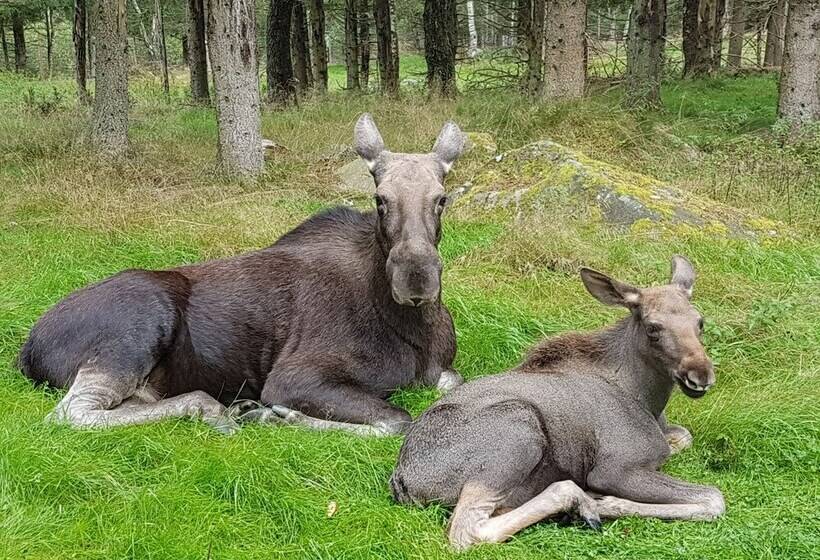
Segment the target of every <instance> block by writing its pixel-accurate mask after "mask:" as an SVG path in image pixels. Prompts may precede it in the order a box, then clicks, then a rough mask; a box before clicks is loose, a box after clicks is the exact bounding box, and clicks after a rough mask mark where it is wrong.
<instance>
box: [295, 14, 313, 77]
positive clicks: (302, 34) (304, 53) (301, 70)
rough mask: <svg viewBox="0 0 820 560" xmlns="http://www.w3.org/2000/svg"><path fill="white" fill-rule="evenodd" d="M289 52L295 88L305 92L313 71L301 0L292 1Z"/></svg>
mask: <svg viewBox="0 0 820 560" xmlns="http://www.w3.org/2000/svg"><path fill="white" fill-rule="evenodd" d="M291 52H292V57H293V77H294V79H295V80H296V84H295V85H296V89H297V90H298V91H299V93H305V92H307V91H308V90H310V89H311V88H312V87H313V71H312V70H311V65H310V48H309V47H308V29H307V17H306V15H305V4H304V2H303V1H302V0H296V1H295V2H294V3H293V19H292V20H291Z"/></svg>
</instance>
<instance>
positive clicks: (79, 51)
mask: <svg viewBox="0 0 820 560" xmlns="http://www.w3.org/2000/svg"><path fill="white" fill-rule="evenodd" d="M87 19H88V16H87V14H86V7H85V0H74V31H73V34H72V38H73V40H74V81H75V82H76V84H77V99H78V100H79V102H80V105H88V104H89V97H88V86H87V82H88V80H87V73H86V59H87V54H86V52H85V51H86V40H87V39H86V30H87Z"/></svg>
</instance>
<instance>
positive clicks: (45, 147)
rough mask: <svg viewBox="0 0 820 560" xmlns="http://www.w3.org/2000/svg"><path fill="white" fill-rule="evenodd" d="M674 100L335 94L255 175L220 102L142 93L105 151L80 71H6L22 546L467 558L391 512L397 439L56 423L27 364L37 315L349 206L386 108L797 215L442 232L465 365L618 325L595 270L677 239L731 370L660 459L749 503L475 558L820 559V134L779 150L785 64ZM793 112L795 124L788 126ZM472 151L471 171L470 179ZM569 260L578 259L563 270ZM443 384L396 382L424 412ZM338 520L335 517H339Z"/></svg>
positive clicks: (17, 527)
mask: <svg viewBox="0 0 820 560" xmlns="http://www.w3.org/2000/svg"><path fill="white" fill-rule="evenodd" d="M664 91H665V92H664V102H665V107H666V109H665V110H663V111H657V112H651V113H644V114H642V115H633V114H629V113H625V112H623V111H621V110H620V109H619V108H618V99H619V92H618V90H617V89H601V91H598V92H594V93H593V94H592V95H591V96H590V98H589V99H588V100H585V101H584V102H581V103H575V104H570V105H564V106H550V105H539V104H533V103H531V102H529V101H528V100H526V99H522V98H519V97H518V96H516V95H515V94H512V93H499V92H496V93H479V92H477V93H470V94H466V95H464V96H462V97H461V98H459V99H458V100H457V101H455V102H432V103H430V102H427V101H426V100H425V99H424V98H422V97H416V96H413V95H407V96H405V97H404V98H403V99H402V100H400V101H391V100H385V99H381V98H380V97H377V96H352V95H345V94H344V93H334V94H331V95H330V96H328V97H327V98H326V99H324V100H322V101H306V102H304V103H303V104H302V105H301V106H300V107H298V108H295V109H290V110H287V111H283V112H278V113H277V112H269V111H266V112H265V113H264V117H263V133H264V136H265V137H266V138H269V139H272V140H275V141H276V142H278V143H279V144H281V145H282V146H284V147H285V149H283V150H281V151H278V152H276V153H274V154H271V155H270V158H269V163H268V165H267V169H266V173H265V176H264V177H263V179H262V180H261V181H260V182H259V183H258V184H255V185H242V184H238V183H234V182H226V181H220V180H219V179H218V178H216V177H217V175H216V174H215V173H214V167H213V163H212V161H213V158H214V151H215V148H214V147H215V144H216V126H215V119H214V114H213V111H212V110H210V109H207V108H199V107H193V106H190V105H187V104H186V103H185V91H184V86H183V85H180V86H179V87H177V88H175V89H174V91H173V92H172V99H171V102H170V103H166V102H164V101H163V100H162V98H161V96H160V94H159V92H158V90H157V88H156V84H155V82H154V81H152V80H148V79H139V78H138V79H135V80H134V81H133V83H132V87H131V95H132V99H133V110H132V125H131V131H130V132H131V139H132V145H133V148H132V153H131V155H130V156H129V158H128V159H127V161H126V162H124V163H123V164H121V165H119V166H116V167H105V166H99V165H97V164H95V163H94V162H93V161H92V160H91V159H90V158H89V157H88V156H87V155H85V149H84V148H83V146H82V145H81V144H80V143H79V142H78V140H77V139H78V138H79V137H81V136H82V134H81V132H82V131H83V129H84V122H85V121H84V119H83V118H82V116H81V115H78V113H77V111H76V109H75V108H74V107H73V102H72V101H71V99H72V84H71V82H70V81H68V80H54V81H52V82H38V81H27V80H22V79H17V78H12V77H9V76H7V75H0V558H9V559H11V558H14V559H17V558H83V559H94V558H99V559H111V558H140V559H146V558H148V559H153V558H156V559H159V558H230V559H232V560H234V559H240V558H248V559H253V560H258V559H259V558H288V559H290V558H328V559H330V558H333V559H339V558H394V559H398V558H420V559H421V558H423V559H432V558H448V557H450V556H451V552H450V551H449V550H448V547H447V544H446V539H445V534H444V528H443V527H444V524H445V522H446V520H447V516H448V512H447V511H446V510H445V509H443V508H438V507H431V508H427V509H415V508H408V507H401V506H398V505H396V504H394V503H392V502H391V499H390V495H389V491H388V486H387V480H388V477H389V475H390V473H391V470H392V467H393V464H394V460H395V457H396V453H397V451H398V448H399V446H400V445H401V440H400V438H397V437H396V438H385V439H363V438H357V437H354V436H351V435H346V434H343V433H314V432H309V431H306V430H303V429H299V428H271V427H254V426H251V427H247V428H245V429H243V430H242V431H241V432H240V433H239V434H237V435H235V436H233V437H222V436H220V435H218V434H216V433H214V432H213V431H211V430H210V429H209V428H208V427H206V426H205V425H204V424H202V423H199V422H194V421H167V422H162V423H159V424H155V425H150V426H141V427H132V428H120V429H112V430H105V431H75V430H72V429H69V428H66V427H63V426H54V425H48V424H44V423H43V417H44V416H45V415H46V414H47V412H48V411H49V410H50V409H51V408H52V407H53V406H54V404H55V403H56V402H57V400H58V399H59V397H60V393H59V392H58V391H52V390H44V389H41V388H34V387H32V386H31V384H30V383H29V382H28V381H27V380H25V379H24V378H23V377H22V375H21V374H20V373H19V372H18V371H17V369H16V368H15V366H14V361H15V357H16V353H17V351H18V349H19V347H20V345H21V343H22V342H23V340H24V339H25V336H26V333H27V332H28V329H29V328H30V326H31V325H32V324H33V322H34V321H35V320H36V318H37V317H38V316H39V315H40V314H41V313H42V312H43V311H44V310H45V309H47V308H48V307H49V306H50V305H52V304H54V303H55V302H56V301H58V300H59V299H60V298H61V297H63V296H64V295H66V294H67V293H69V292H70V291H72V290H74V289H76V288H79V287H81V286H83V285H85V284H87V283H89V282H92V281H94V280H98V279H100V278H103V277H105V276H107V275H109V274H112V273H114V272H116V271H119V270H121V269H124V268H129V267H148V268H161V267H170V266H174V265H177V264H181V263H190V262H195V261H199V260H201V259H206V258H214V257H221V256H225V255H232V254H236V253H239V252H242V251H247V250H251V249H255V248H258V247H262V246H265V245H267V244H269V243H271V242H272V241H273V240H275V239H276V237H277V236H279V235H280V234H282V233H283V232H285V231H286V230H287V229H289V228H290V227H292V226H294V225H295V224H297V223H298V222H299V221H301V220H302V219H304V218H305V217H307V216H308V215H309V214H311V213H312V212H314V211H316V210H317V209H320V208H323V207H326V206H329V205H333V204H338V203H342V202H344V200H345V195H343V194H341V193H340V192H339V191H337V190H336V189H335V188H334V185H335V183H336V179H335V177H334V175H333V171H334V170H335V169H336V168H338V167H340V166H341V165H343V164H344V163H346V162H347V161H349V159H347V157H349V156H341V157H340V156H339V154H340V153H342V152H341V149H342V147H344V146H346V145H349V143H350V138H351V131H352V126H353V123H354V122H355V119H356V117H357V115H358V114H359V113H360V112H362V111H364V110H367V111H371V112H372V113H374V115H375V117H376V120H377V122H378V124H379V126H380V127H381V129H382V133H383V135H384V137H385V140H386V141H387V144H388V147H389V148H391V149H392V150H395V151H426V150H428V149H429V147H430V145H431V143H432V141H433V139H434V137H435V135H436V133H437V131H438V129H439V128H440V126H441V124H442V122H444V121H445V120H447V119H454V120H455V121H457V122H458V123H459V124H460V125H461V126H462V127H463V129H464V130H468V131H480V132H489V133H491V134H493V135H494V137H495V138H496V140H497V142H498V144H499V147H500V148H501V149H502V150H505V149H509V148H514V147H517V146H520V145H522V144H524V143H526V142H529V141H533V140H537V139H541V138H550V139H552V140H555V141H557V142H561V143H564V144H566V145H568V146H571V147H573V148H576V149H579V150H581V151H582V152H584V153H586V154H587V155H589V156H591V157H594V158H596V159H599V160H603V161H607V162H610V163H615V164H620V165H623V166H625V167H628V168H629V169H632V170H636V171H640V172H643V173H646V174H648V175H652V176H655V177H658V178H660V179H663V180H665V181H669V182H672V183H675V184H678V185H680V186H682V187H683V188H686V189H691V190H693V191H696V192H699V193H700V194H704V195H706V196H711V197H714V198H716V199H719V200H721V201H722V202H726V203H729V204H732V205H734V206H737V207H740V208H744V209H747V210H749V211H753V212H756V213H757V214H759V215H762V216H765V217H767V218H771V219H775V220H781V221H784V222H787V223H789V224H790V225H789V228H790V229H791V230H792V231H793V235H791V236H783V237H782V238H779V239H775V240H769V241H766V242H765V243H755V242H751V241H748V240H740V239H727V238H710V237H705V236H701V235H696V234H691V235H686V236H683V235H681V236H673V237H670V236H660V237H657V236H648V235H641V234H637V233H632V234H615V233H612V232H608V231H604V230H601V229H595V228H576V227H575V226H574V225H570V224H567V223H565V221H564V220H563V217H562V216H559V215H556V216H548V219H544V220H542V222H543V223H542V224H540V225H538V226H537V227H536V226H534V225H533V224H530V226H529V228H527V229H525V228H522V227H521V226H519V225H516V224H513V223H506V222H504V223H502V222H493V221H489V220H484V219H478V218H475V219H472V218H469V217H466V216H461V215H460V214H459V217H458V218H456V217H455V216H451V217H450V219H445V221H446V226H445V231H444V240H443V242H442V247H441V252H442V255H443V257H444V261H445V274H444V300H445V302H446V303H447V305H448V306H449V307H450V309H451V311H452V313H453V316H454V319H455V324H456V329H457V334H458V340H459V354H458V358H457V363H456V365H457V367H458V369H459V370H460V371H461V372H462V373H463V374H464V375H465V377H467V378H468V379H470V378H475V377H478V376H482V375H486V374H491V373H495V372H499V371H502V370H504V369H505V368H508V367H510V366H512V365H514V364H516V362H517V361H518V360H519V359H520V356H521V355H522V353H523V351H524V350H525V349H526V348H527V347H528V346H529V345H530V344H532V343H533V342H534V341H536V340H538V339H539V338H541V337H543V336H546V335H550V334H553V333H557V332H562V331H566V330H573V329H590V328H595V327H599V326H602V325H605V324H607V323H608V322H610V321H612V320H613V319H615V318H616V317H618V316H619V315H620V314H621V313H620V312H619V311H618V310H612V309H607V308H604V307H603V306H601V305H598V304H597V303H595V302H594V301H593V300H592V299H591V298H590V297H589V296H588V295H587V294H586V293H585V291H584V288H583V287H582V285H581V283H580V281H579V279H578V277H577V274H576V273H575V272H574V270H575V269H576V268H577V266H578V265H580V264H584V265H588V266H592V267H594V268H598V269H600V270H604V271H607V272H610V273H612V274H614V275H616V276H617V277H619V278H623V279H624V280H627V281H631V282H635V283H637V284H640V285H647V284H652V283H659V282H663V281H665V280H666V279H667V275H668V268H669V258H670V256H671V255H672V254H674V253H682V254H685V255H687V256H688V257H690V259H691V260H692V261H693V262H694V263H695V266H696V269H697V271H698V274H699V278H698V282H697V284H696V288H695V293H696V295H695V303H696V305H697V306H698V307H699V308H700V309H701V310H702V311H703V313H704V315H705V316H706V325H707V326H706V333H705V344H706V346H707V348H708V349H709V351H710V353H711V355H712V356H713V358H714V359H715V362H716V363H717V372H718V383H717V386H716V387H715V389H714V390H713V391H712V392H710V394H709V395H708V396H707V397H706V398H704V399H702V400H698V401H690V400H687V399H686V398H685V397H684V396H682V395H680V394H676V395H675V396H674V397H673V399H672V402H671V404H670V409H669V417H670V419H671V420H672V421H673V422H675V423H680V424H683V425H685V426H687V427H688V428H689V429H690V430H691V431H692V433H693V434H694V436H695V443H694V447H693V448H691V449H689V450H687V451H685V452H684V453H683V454H681V455H679V456H676V457H674V458H673V459H672V460H671V461H670V462H669V463H668V465H667V466H666V467H664V469H665V470H666V471H667V472H669V473H672V474H674V475H677V476H680V477H682V478H685V479H687V480H690V481H693V482H701V483H708V484H713V485H716V486H718V487H720V488H721V489H722V490H723V492H724V493H725V495H726V501H727V508H728V509H727V513H726V515H725V517H723V518H722V519H720V520H719V521H717V522H715V523H683V522H677V523H667V522H661V521H656V520H642V519H621V520H618V521H616V522H612V523H607V524H605V525H604V528H603V531H602V532H592V531H588V530H583V529H580V528H575V527H561V526H558V525H556V524H553V523H549V522H547V523H541V524H538V525H537V526H535V527H532V528H530V529H528V530H526V531H524V532H522V533H521V534H520V535H518V536H517V537H515V538H514V539H512V540H511V541H510V542H509V543H507V544H504V545H489V546H481V547H478V548H476V549H475V550H473V551H471V552H469V553H467V554H465V555H463V557H464V558H499V559H500V558H505V559H506V558H544V557H547V558H624V559H627V558H628V559H638V558H645V559H652V560H657V559H661V558H726V559H729V558H755V559H765V558H778V559H781V558H810V557H813V558H816V557H817V551H818V550H820V532H819V531H818V526H820V514H818V508H817V505H818V503H819V500H820V495H818V494H820V409H819V408H818V402H820V379H819V377H820V289H819V288H820V232H819V231H818V208H819V207H820V194H819V193H818V189H819V188H820V181H818V177H820V142H818V141H816V140H815V141H814V142H812V141H807V142H804V143H802V144H800V145H797V146H795V147H789V148H783V147H781V142H780V138H779V136H778V134H777V126H776V123H775V104H776V98H777V84H776V81H775V79H774V78H773V77H771V76H766V75H761V76H749V77H745V78H735V79H732V78H715V79H712V80H705V81H693V82H671V83H669V84H666V86H665V88H664ZM773 127H774V132H772V130H773ZM478 165H479V163H478V162H476V160H475V159H468V160H465V162H462V165H459V164H458V163H457V164H456V169H455V171H454V173H453V175H452V177H450V178H449V179H448V184H449V185H450V186H456V185H458V184H460V183H462V182H464V181H467V180H469V178H470V177H471V175H472V174H473V173H475V171H476V170H477V166H478ZM556 263H558V264H557V265H556ZM437 396H438V395H437V393H436V391H434V390H421V389H412V390H405V391H401V392H399V393H398V394H397V395H396V396H395V397H394V402H396V403H397V404H400V405H402V406H405V407H407V408H408V409H409V410H411V412H412V413H413V414H418V413H419V412H421V411H422V410H423V409H424V408H425V407H427V406H429V404H430V403H432V402H433V400H434V399H435V398H437ZM332 503H333V504H335V513H333V515H329V504H332Z"/></svg>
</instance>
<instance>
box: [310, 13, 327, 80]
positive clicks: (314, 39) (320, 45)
mask: <svg viewBox="0 0 820 560" xmlns="http://www.w3.org/2000/svg"><path fill="white" fill-rule="evenodd" d="M309 2H310V4H309V8H310V10H309V17H310V35H311V41H310V45H311V48H312V49H313V51H312V52H311V54H310V56H311V59H312V61H313V83H314V85H315V86H316V89H317V90H318V91H320V92H325V91H327V44H326V43H325V2H324V0H309Z"/></svg>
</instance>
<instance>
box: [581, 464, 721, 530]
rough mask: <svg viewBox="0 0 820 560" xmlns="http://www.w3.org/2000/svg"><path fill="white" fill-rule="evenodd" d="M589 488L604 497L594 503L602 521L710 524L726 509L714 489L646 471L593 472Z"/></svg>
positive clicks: (719, 493) (614, 470)
mask: <svg viewBox="0 0 820 560" xmlns="http://www.w3.org/2000/svg"><path fill="white" fill-rule="evenodd" d="M587 482H588V483H589V485H590V488H592V489H593V490H595V491H596V492H599V493H602V494H608V495H607V496H605V497H603V498H601V499H600V500H597V501H596V506H595V507H596V510H597V512H598V514H599V515H600V516H601V517H602V518H607V519H615V518H618V517H624V516H629V515H636V516H639V517H657V518H659V519H681V520H700V521H711V520H713V519H716V518H717V517H720V516H721V515H723V513H724V512H725V510H726V506H725V503H724V500H723V494H721V492H720V490H718V489H717V488H713V487H711V486H701V485H698V484H690V483H688V482H684V481H682V480H678V479H676V478H673V477H671V476H669V475H667V474H664V473H661V472H658V471H655V470H651V469H647V468H629V469H612V470H609V471H607V472H605V473H600V472H598V473H596V472H595V470H593V472H592V473H590V476H589V478H588V480H587Z"/></svg>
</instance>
